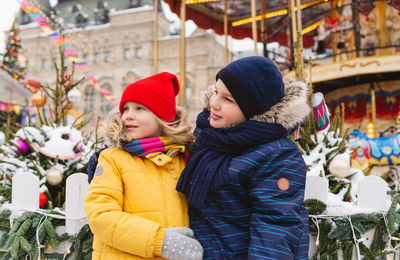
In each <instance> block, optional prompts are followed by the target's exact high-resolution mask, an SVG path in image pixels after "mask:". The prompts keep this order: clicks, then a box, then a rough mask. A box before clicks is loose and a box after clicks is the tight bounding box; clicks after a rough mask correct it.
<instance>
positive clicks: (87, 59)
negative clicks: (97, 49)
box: [83, 53, 89, 63]
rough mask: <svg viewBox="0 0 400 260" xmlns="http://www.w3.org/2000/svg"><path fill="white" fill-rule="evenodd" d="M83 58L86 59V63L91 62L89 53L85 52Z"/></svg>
mask: <svg viewBox="0 0 400 260" xmlns="http://www.w3.org/2000/svg"><path fill="white" fill-rule="evenodd" d="M83 60H84V61H85V62H86V63H89V54H87V53H85V54H83Z"/></svg>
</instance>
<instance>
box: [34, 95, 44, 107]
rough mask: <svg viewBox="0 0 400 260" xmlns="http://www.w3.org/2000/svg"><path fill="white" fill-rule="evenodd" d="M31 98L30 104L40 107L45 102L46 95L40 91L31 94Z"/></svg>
mask: <svg viewBox="0 0 400 260" xmlns="http://www.w3.org/2000/svg"><path fill="white" fill-rule="evenodd" d="M31 100H32V104H33V105H34V106H35V107H38V108H39V107H42V106H44V105H45V104H46V96H45V95H43V94H42V93H40V92H37V93H35V94H33V96H32V99H31Z"/></svg>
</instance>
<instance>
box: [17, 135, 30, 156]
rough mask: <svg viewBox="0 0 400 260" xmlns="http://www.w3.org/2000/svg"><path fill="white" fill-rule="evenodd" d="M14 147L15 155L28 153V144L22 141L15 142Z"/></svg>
mask: <svg viewBox="0 0 400 260" xmlns="http://www.w3.org/2000/svg"><path fill="white" fill-rule="evenodd" d="M15 147H17V155H20V154H22V153H28V152H29V146H28V144H27V143H26V142H25V141H24V140H22V139H18V140H17V141H16V144H15Z"/></svg>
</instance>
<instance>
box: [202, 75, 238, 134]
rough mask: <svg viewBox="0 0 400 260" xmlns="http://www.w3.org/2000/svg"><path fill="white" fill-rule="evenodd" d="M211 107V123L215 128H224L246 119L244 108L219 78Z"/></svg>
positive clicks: (211, 99) (211, 100)
mask: <svg viewBox="0 0 400 260" xmlns="http://www.w3.org/2000/svg"><path fill="white" fill-rule="evenodd" d="M210 108H211V113H210V115H211V116H210V125H211V126H212V127H214V128H223V127H227V126H230V125H232V124H238V123H241V122H244V121H246V118H245V116H244V115H243V112H242V110H240V108H239V106H238V104H237V103H236V101H235V99H234V98H233V97H232V95H231V93H230V92H229V90H228V89H227V88H226V86H225V84H224V82H223V81H222V80H221V79H218V81H217V83H216V84H215V92H214V94H213V95H212V96H211V98H210Z"/></svg>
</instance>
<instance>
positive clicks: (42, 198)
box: [39, 192, 47, 208]
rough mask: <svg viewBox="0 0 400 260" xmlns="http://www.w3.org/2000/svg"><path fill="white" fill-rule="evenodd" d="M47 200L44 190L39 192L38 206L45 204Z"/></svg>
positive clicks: (41, 206)
mask: <svg viewBox="0 0 400 260" xmlns="http://www.w3.org/2000/svg"><path fill="white" fill-rule="evenodd" d="M46 202H47V195H46V193H44V192H40V193H39V207H40V208H43V207H44V205H46Z"/></svg>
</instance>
